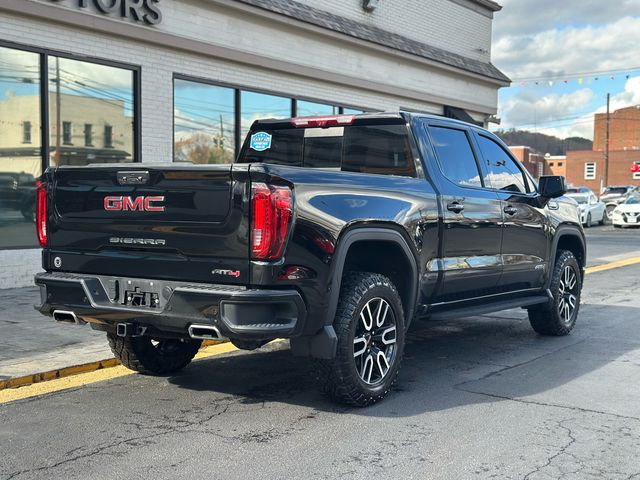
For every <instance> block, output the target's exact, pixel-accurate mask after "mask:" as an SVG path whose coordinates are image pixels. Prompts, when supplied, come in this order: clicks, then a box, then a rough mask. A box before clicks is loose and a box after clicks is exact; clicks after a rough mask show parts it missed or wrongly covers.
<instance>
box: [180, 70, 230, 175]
mask: <svg viewBox="0 0 640 480" xmlns="http://www.w3.org/2000/svg"><path fill="white" fill-rule="evenodd" d="M173 98H174V112H173V116H174V132H173V145H174V148H173V160H174V161H175V162H190V163H197V164H212V163H231V162H233V158H234V156H235V90H234V89H232V88H226V87H219V86H217V85H209V84H206V83H202V82H197V81H191V80H183V79H179V78H176V79H175V80H174V85H173Z"/></svg>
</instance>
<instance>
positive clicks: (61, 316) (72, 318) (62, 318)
mask: <svg viewBox="0 0 640 480" xmlns="http://www.w3.org/2000/svg"><path fill="white" fill-rule="evenodd" d="M53 319H54V320H55V321H56V322H59V323H69V324H72V325H86V324H87V322H85V321H84V320H82V319H80V318H78V317H77V316H76V314H75V313H74V312H69V311H66V310H54V311H53Z"/></svg>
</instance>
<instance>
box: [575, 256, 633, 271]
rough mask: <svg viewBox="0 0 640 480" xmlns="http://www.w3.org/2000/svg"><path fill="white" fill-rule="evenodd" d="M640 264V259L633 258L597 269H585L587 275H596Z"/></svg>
mask: <svg viewBox="0 0 640 480" xmlns="http://www.w3.org/2000/svg"><path fill="white" fill-rule="evenodd" d="M637 263H640V257H631V258H625V259H624V260H619V261H617V262H611V263H605V264H604V265H596V266H595V267H587V268H586V269H585V272H586V273H596V272H603V271H605V270H611V269H614V268H620V267H627V266H629V265H635V264H637Z"/></svg>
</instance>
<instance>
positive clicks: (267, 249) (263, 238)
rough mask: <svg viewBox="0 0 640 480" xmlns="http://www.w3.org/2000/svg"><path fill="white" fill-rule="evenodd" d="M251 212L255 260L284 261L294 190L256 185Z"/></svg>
mask: <svg viewBox="0 0 640 480" xmlns="http://www.w3.org/2000/svg"><path fill="white" fill-rule="evenodd" d="M251 210H252V214H251V256H252V258H254V259H255V260H275V259H278V258H280V256H282V251H283V250H284V244H285V241H286V239H287V232H288V231H289V224H290V223H291V216H292V214H293V204H292V198H291V189H289V188H288V187H274V186H272V185H267V184H265V183H254V184H252V185H251Z"/></svg>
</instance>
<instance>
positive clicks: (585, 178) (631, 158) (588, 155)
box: [565, 150, 640, 192]
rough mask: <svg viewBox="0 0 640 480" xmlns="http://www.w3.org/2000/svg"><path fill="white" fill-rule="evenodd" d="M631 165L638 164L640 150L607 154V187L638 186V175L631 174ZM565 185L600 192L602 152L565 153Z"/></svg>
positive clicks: (639, 181)
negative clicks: (568, 184) (585, 187)
mask: <svg viewBox="0 0 640 480" xmlns="http://www.w3.org/2000/svg"><path fill="white" fill-rule="evenodd" d="M633 163H638V164H640V150H612V151H610V152H609V181H608V182H607V183H608V184H609V185H640V173H637V172H636V173H633V172H631V165H632V164H633ZM567 166H568V167H567V174H566V175H565V176H566V177H567V183H570V184H572V185H575V186H587V187H589V188H590V189H592V190H593V191H594V192H600V190H601V185H602V186H603V187H604V186H606V185H605V184H604V183H605V182H604V152H602V151H592V150H574V151H569V152H567Z"/></svg>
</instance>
